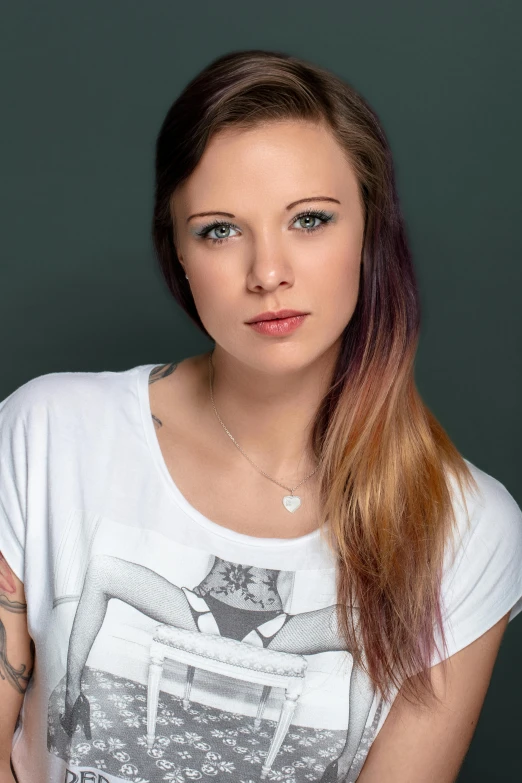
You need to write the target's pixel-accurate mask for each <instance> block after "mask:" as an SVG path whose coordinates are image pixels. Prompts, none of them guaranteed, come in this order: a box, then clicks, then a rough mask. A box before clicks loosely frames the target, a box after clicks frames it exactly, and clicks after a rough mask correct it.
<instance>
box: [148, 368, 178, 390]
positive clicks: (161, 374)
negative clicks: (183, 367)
mask: <svg viewBox="0 0 522 783" xmlns="http://www.w3.org/2000/svg"><path fill="white" fill-rule="evenodd" d="M177 366H178V362H170V364H160V365H159V367H154V369H153V370H152V372H151V373H150V375H149V386H150V385H151V383H155V382H156V381H159V380H160V378H166V377H167V375H171V374H172V373H173V372H174V370H175V369H176V367H177Z"/></svg>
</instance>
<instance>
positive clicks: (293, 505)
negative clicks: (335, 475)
mask: <svg viewBox="0 0 522 783" xmlns="http://www.w3.org/2000/svg"><path fill="white" fill-rule="evenodd" d="M212 353H213V351H211V352H210V353H209V355H208V380H209V386H210V399H211V401H212V407H213V408H214V412H215V414H216V416H217V417H218V420H219V422H220V424H221V426H222V427H223V429H224V430H225V432H226V433H227V435H228V437H229V438H230V439H231V440H232V441H233V443H234V444H235V445H236V446H237V448H238V449H239V451H240V452H241V454H242V455H243V456H244V457H246V459H247V460H248V461H249V462H250V464H251V465H253V466H254V468H255V469H256V470H258V471H259V472H260V473H262V474H263V476H266V478H267V479H270V481H273V482H274V484H278V485H279V486H280V487H283V489H287V490H289V491H290V494H289V495H285V496H284V498H283V506H284V507H285V508H286V510H287V511H290V512H291V513H292V514H293V513H294V511H297V509H298V508H299V506H300V505H301V498H300V497H299V495H294V489H297V487H300V486H301V484H304V482H305V481H308V479H309V478H310V477H311V476H313V475H314V473H315V471H316V470H317V468H318V467H319V465H317V467H316V468H315V470H312V472H311V473H309V474H308V476H307V477H306V478H304V479H303V480H302V481H300V482H299V484H296V486H295V487H293V488H292V487H287V486H285V485H284V484H281V482H280V481H276V479H275V478H272V476H269V475H268V473H265V471H264V470H261V468H260V467H259V466H258V465H256V463H255V462H252V460H251V459H250V457H249V456H248V455H247V454H245V452H244V451H243V449H242V448H241V446H240V445H239V443H238V442H237V440H236V439H235V438H234V437H233V436H232V435H231V434H230V432H229V431H228V430H227V428H226V427H225V425H224V423H223V421H222V420H221V416H220V415H219V413H218V412H217V409H216V405H215V403H214V395H213V393H212V375H213V364H212Z"/></svg>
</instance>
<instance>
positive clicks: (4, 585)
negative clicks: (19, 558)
mask: <svg viewBox="0 0 522 783" xmlns="http://www.w3.org/2000/svg"><path fill="white" fill-rule="evenodd" d="M0 590H3V591H4V593H14V592H16V585H15V581H14V579H13V572H12V571H11V569H10V567H9V565H8V563H7V560H6V559H5V557H4V556H3V554H2V553H1V552H0Z"/></svg>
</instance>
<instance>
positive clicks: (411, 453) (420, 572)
mask: <svg viewBox="0 0 522 783" xmlns="http://www.w3.org/2000/svg"><path fill="white" fill-rule="evenodd" d="M289 119H296V120H306V121H313V122H318V123H326V126H327V127H328V128H329V129H330V131H331V132H332V134H333V136H334V137H335V139H336V140H337V142H338V143H339V145H340V146H341V147H342V149H343V150H344V152H345V155H346V157H347V159H348V161H349V163H350V164H351V166H352V167H353V169H354V172H355V174H356V177H357V180H358V183H359V188H360V193H361V196H362V201H363V203H364V212H365V229H364V239H363V249H362V263H363V267H362V271H361V280H360V289H359V296H358V300H357V305H356V308H355V311H354V313H353V316H352V318H351V319H350V322H349V323H348V324H347V326H346V328H345V329H344V332H343V334H342V340H341V347H340V351H339V354H338V358H337V362H336V366H335V369H334V372H333V376H332V378H331V383H330V387H329V389H328V392H327V393H326V394H325V396H324V398H323V399H322V401H321V404H320V405H319V407H318V410H317V414H316V418H315V421H314V427H313V431H312V447H313V451H314V455H315V457H316V459H317V460H318V461H319V462H320V467H319V470H318V480H319V487H320V495H321V503H320V507H321V512H320V513H321V517H320V520H319V526H320V527H321V528H322V529H325V528H326V527H328V530H329V533H328V536H329V538H328V540H329V543H330V546H331V547H332V550H333V552H334V553H335V556H336V563H337V566H338V569H337V572H338V577H337V587H336V589H337V610H338V621H339V626H340V629H341V632H342V634H343V637H344V638H345V640H346V644H347V648H348V649H349V650H350V652H352V654H353V658H354V664H358V665H360V666H362V667H363V668H364V669H365V671H366V672H367V674H368V676H369V677H370V679H371V680H372V682H373V685H374V687H375V689H376V690H377V691H378V692H379V693H380V694H381V696H382V697H383V698H385V699H387V698H389V695H390V693H391V689H392V687H393V686H394V687H396V688H397V689H398V688H400V687H401V686H404V687H403V688H402V693H403V694H404V695H405V696H406V698H408V696H410V697H411V696H413V697H414V699H416V700H418V701H420V702H421V703H424V704H426V703H427V700H426V697H428V700H429V698H430V697H434V696H435V692H434V688H433V685H432V681H431V677H430V675H429V669H430V668H431V665H432V660H433V658H432V656H433V653H434V651H435V649H437V650H439V648H438V645H437V643H436V633H437V632H440V640H441V641H442V645H443V647H444V649H445V650H446V651H447V644H446V638H445V635H444V630H443V612H442V610H441V584H442V575H443V566H444V557H445V551H446V544H447V542H448V541H449V540H450V539H451V533H452V532H453V530H454V528H455V526H456V515H455V510H454V505H453V494H452V479H455V480H456V483H457V484H458V487H459V488H460V491H461V493H462V494H463V497H464V485H467V486H468V487H471V486H474V487H476V483H475V480H474V478H473V476H472V474H471V471H470V470H469V467H468V465H467V464H466V462H465V460H464V459H463V457H462V456H461V455H460V454H459V452H458V451H457V449H456V447H455V446H454V445H453V443H452V442H451V440H450V439H449V437H448V435H447V434H446V433H445V431H444V429H443V428H442V427H441V425H440V424H439V423H438V421H437V420H436V419H435V417H434V416H433V414H432V413H431V412H430V411H429V409H428V408H427V406H426V405H425V404H424V402H423V401H422V400H421V398H420V395H419V393H418V391H417V389H416V385H415V380H414V358H415V354H416V350H417V343H418V336H419V327H420V305H419V295H418V290H417V285H416V280H415V275H414V269H413V265H412V260H411V255H410V250H409V247H408V242H407V238H406V232H405V226H404V220H403V217H402V214H401V210H400V206H399V200H398V196H397V191H396V186H395V177H394V169H393V162H392V156H391V152H390V148H389V145H388V142H387V139H386V136H385V134H384V131H383V130H382V128H381V126H380V123H379V121H378V118H377V116H376V114H375V112H374V111H373V110H372V109H371V107H370V106H369V105H368V104H367V103H366V101H365V100H364V99H363V98H362V97H361V96H360V95H359V94H358V93H357V92H356V91H355V89H354V88H353V87H352V86H351V85H349V84H347V83H346V82H345V81H343V80H341V79H340V78H338V77H337V76H335V75H334V74H332V73H331V72H329V71H327V70H325V69H323V68H320V67H317V66H315V65H312V64H310V63H307V62H305V61H303V60H300V59H298V58H296V57H291V56H289V55H287V54H284V53H281V52H269V51H264V50H247V51H237V52H232V53H229V54H226V55H224V56H222V57H219V58H218V59H216V60H214V61H213V62H212V63H210V65H208V66H207V67H206V68H205V69H204V70H202V71H201V72H200V73H199V74H198V75H197V76H196V77H195V78H194V79H193V80H192V81H191V82H190V83H189V84H188V85H187V86H186V88H185V89H184V90H183V92H182V93H181V95H180V96H179V97H178V98H177V100H176V101H175V102H174V103H173V105H172V106H171V108H170V109H169V111H168V113H167V115H166V117H165V119H164V122H163V125H162V127H161V129H160V132H159V135H158V138H157V143H156V189H155V203H154V216H153V241H154V247H155V251H156V254H157V257H158V259H159V263H160V265H161V270H162V273H163V276H164V278H165V280H166V282H167V285H168V287H169V289H170V291H171V292H172V294H173V296H174V297H175V299H176V300H177V302H178V303H179V304H180V305H181V307H182V308H183V309H184V310H185V312H186V313H187V314H188V316H189V317H190V318H191V319H192V321H193V322H194V323H195V324H196V325H197V326H198V327H199V328H200V329H201V330H202V331H203V333H204V334H205V335H207V336H208V337H210V338H211V339H212V337H211V335H209V334H208V332H207V331H206V329H205V327H204V326H203V323H202V322H201V320H200V318H199V315H198V312H197V310H196V306H195V303H194V300H193V298H192V294H191V291H190V286H189V285H188V282H187V280H186V278H185V273H184V270H183V268H182V266H181V264H180V263H179V260H178V257H177V255H176V250H175V243H174V240H175V226H174V225H173V222H172V215H171V210H170V200H171V197H172V194H173V192H174V190H175V189H176V188H177V186H178V185H180V183H182V182H183V181H184V180H186V179H187V178H188V177H189V176H190V174H191V173H192V171H193V170H194V168H195V167H196V166H197V164H198V162H199V161H200V159H201V156H202V155H203V152H204V150H205V147H206V145H207V143H208V142H209V140H210V138H211V137H212V136H213V135H214V134H215V133H217V132H219V131H220V130H222V129H225V128H229V127H231V126H235V127H236V128H245V129H247V128H251V127H252V126H255V125H259V124H262V123H266V122H270V121H277V120H289ZM464 506H466V503H465V499H464ZM326 521H328V526H326V525H325V522H326ZM349 607H357V609H358V619H357V626H356V624H355V622H354V617H355V613H354V612H352V611H348V608H349ZM442 660H444V658H442Z"/></svg>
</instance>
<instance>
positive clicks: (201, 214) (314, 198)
mask: <svg viewBox="0 0 522 783" xmlns="http://www.w3.org/2000/svg"><path fill="white" fill-rule="evenodd" d="M305 201H306V202H308V201H334V202H335V203H336V204H340V203H341V202H340V201H339V199H337V198H332V197H331V196H310V197H309V198H300V199H298V200H297V201H292V203H291V204H289V205H288V206H287V207H286V209H287V210H289V209H292V208H293V207H295V206H296V205H297V204H302V203H303V202H305ZM208 215H224V216H225V217H230V218H235V217H236V216H235V215H233V214H232V213H231V212H196V213H195V214H194V215H190V217H188V218H187V223H188V222H189V220H192V218H195V217H207V216H208Z"/></svg>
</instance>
